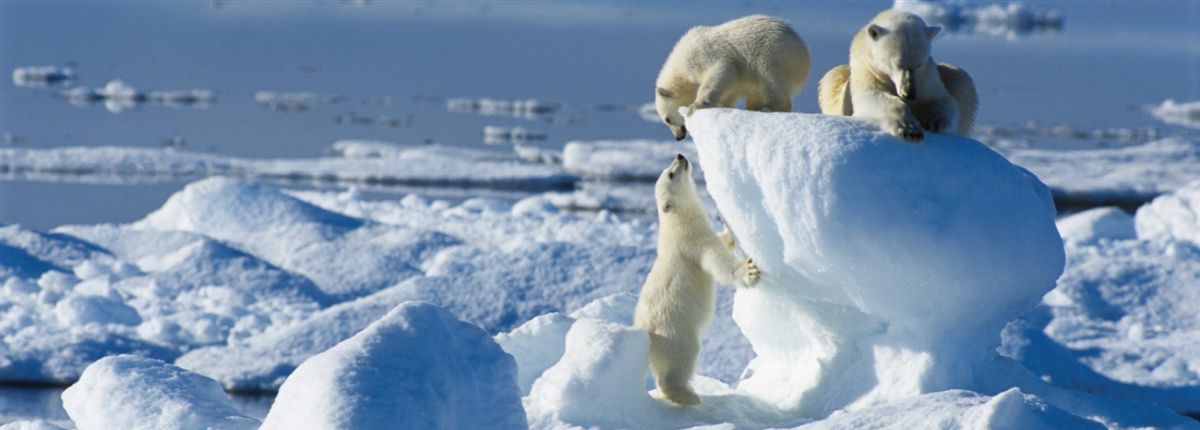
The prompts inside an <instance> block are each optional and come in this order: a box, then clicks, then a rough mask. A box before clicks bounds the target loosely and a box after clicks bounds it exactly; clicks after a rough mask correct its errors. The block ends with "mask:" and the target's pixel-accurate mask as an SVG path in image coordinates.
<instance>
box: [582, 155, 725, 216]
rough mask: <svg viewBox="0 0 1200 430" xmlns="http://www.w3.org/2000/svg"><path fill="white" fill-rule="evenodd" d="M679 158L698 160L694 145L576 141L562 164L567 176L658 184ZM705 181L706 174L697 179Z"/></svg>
mask: <svg viewBox="0 0 1200 430" xmlns="http://www.w3.org/2000/svg"><path fill="white" fill-rule="evenodd" d="M675 154H683V155H685V156H687V157H689V158H692V159H695V154H696V149H695V146H693V145H692V144H691V142H675V141H657V140H600V141H594V142H587V141H572V142H567V144H566V146H564V147H563V155H562V162H563V168H564V169H566V170H567V172H570V173H574V174H577V175H580V176H583V177H585V178H593V179H606V180H614V181H642V182H654V181H655V180H657V179H658V175H659V174H661V173H662V169H663V166H664V165H666V164H667V163H670V160H671V158H672V157H674V156H675ZM703 178H704V175H703V173H702V172H701V173H700V174H697V175H696V179H697V180H698V181H702V180H703ZM651 206H653V205H651Z"/></svg>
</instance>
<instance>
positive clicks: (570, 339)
mask: <svg viewBox="0 0 1200 430" xmlns="http://www.w3.org/2000/svg"><path fill="white" fill-rule="evenodd" d="M564 351H565V352H564V353H563V355H562V358H561V359H560V360H559V361H558V362H557V363H555V364H554V365H553V366H552V367H550V368H549V369H546V370H545V372H543V373H542V374H541V376H540V377H538V378H537V380H536V381H535V382H534V383H533V387H532V389H531V390H530V392H529V395H528V396H526V397H525V399H524V403H525V410H526V412H527V413H528V414H529V421H530V428H536V429H548V428H577V427H582V428H685V427H691V426H697V425H705V424H713V423H730V424H732V425H736V426H742V427H763V426H766V425H769V424H779V423H788V422H789V421H792V422H795V420H794V419H792V420H789V419H787V418H785V417H784V416H782V415H781V414H780V413H779V411H778V410H775V409H774V408H772V407H771V406H769V405H767V404H765V403H763V402H761V401H758V400H756V399H753V398H751V397H748V396H745V395H742V394H739V393H735V392H734V391H733V390H731V389H730V388H729V387H728V386H726V385H725V384H722V383H721V382H719V381H716V380H712V379H709V378H706V377H703V376H696V377H695V378H694V379H693V384H694V385H695V387H694V388H695V389H696V391H697V393H698V394H700V396H701V398H702V399H703V401H704V402H703V403H702V404H700V405H698V406H695V407H692V408H678V407H674V406H670V404H669V403H668V402H667V401H666V400H662V399H661V398H660V397H661V396H660V395H659V394H658V392H657V391H654V392H647V391H646V389H645V387H646V385H647V384H648V381H647V378H646V375H647V374H648V372H649V354H650V338H649V336H647V335H646V332H644V331H642V330H639V329H636V328H633V327H629V326H627V325H622V324H618V323H614V322H609V321H603V320H596V319H590V318H583V319H580V320H578V321H576V322H575V324H574V325H572V326H571V328H570V331H569V332H567V337H566V341H565V345H564ZM597 405H603V407H597Z"/></svg>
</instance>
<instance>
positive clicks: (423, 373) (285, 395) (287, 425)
mask: <svg viewBox="0 0 1200 430" xmlns="http://www.w3.org/2000/svg"><path fill="white" fill-rule="evenodd" d="M516 371H517V369H516V365H515V363H514V362H513V359H512V357H510V356H509V355H508V354H505V353H504V351H503V350H501V349H500V347H499V346H498V345H496V343H495V342H494V341H493V340H492V339H491V337H489V336H488V335H487V334H486V333H484V332H483V330H480V329H479V328H478V327H475V326H472V325H470V324H466V323H464V322H462V321H459V320H457V319H455V318H454V316H452V315H450V314H449V313H447V312H446V311H444V310H442V309H440V308H438V307H436V306H433V305H429V304H422V303H407V304H404V305H401V306H399V307H397V308H396V309H394V310H393V311H391V312H389V313H388V314H387V315H386V316H384V317H383V318H382V319H380V320H379V321H376V322H375V323H373V324H371V325H370V326H369V327H367V328H366V329H365V330H363V331H362V332H360V333H358V334H356V335H355V336H354V337H352V338H350V339H347V340H346V341H344V342H342V343H339V344H338V345H337V346H335V347H333V348H331V349H329V350H328V351H325V352H323V353H321V354H319V355H317V356H314V357H312V358H310V359H308V360H307V361H305V362H304V364H302V365H301V366H300V367H299V368H297V369H296V371H295V372H294V373H292V375H291V376H290V377H288V379H287V382H285V383H284V384H283V387H282V388H280V390H279V396H278V397H276V400H275V403H274V404H273V405H272V406H271V411H270V412H269V413H268V414H267V417H266V419H265V420H264V422H263V426H262V428H263V429H267V430H269V429H289V430H291V429H330V428H459V429H476V428H477V429H509V428H514V429H515V428H525V427H526V423H525V413H524V411H523V410H522V409H521V403H520V395H519V391H518V389H517V386H516Z"/></svg>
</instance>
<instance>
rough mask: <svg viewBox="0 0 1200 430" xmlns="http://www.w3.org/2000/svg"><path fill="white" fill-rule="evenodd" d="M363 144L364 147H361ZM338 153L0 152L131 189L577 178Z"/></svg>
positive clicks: (40, 172)
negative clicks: (157, 182) (217, 181)
mask: <svg viewBox="0 0 1200 430" xmlns="http://www.w3.org/2000/svg"><path fill="white" fill-rule="evenodd" d="M363 145H366V146H368V147H369V148H360V146H363ZM338 148H340V149H338ZM381 148H382V149H381ZM338 151H341V152H342V153H346V154H351V155H354V156H355V157H352V158H343V157H323V158H294V159H290V158H280V159H254V158H240V157H233V156H225V155H217V154H205V153H198V152H187V151H178V150H173V149H146V148H129V147H115V146H110V147H64V148H50V149H34V148H0V173H6V174H20V175H24V176H36V177H61V176H69V177H84V178H87V179H95V180H107V181H112V182H128V181H130V180H131V178H133V179H132V180H145V178H147V177H149V178H151V179H154V178H156V177H161V178H176V177H204V176H230V177H242V178H270V179H281V180H288V181H316V182H338V183H363V184H378V185H391V186H398V185H404V186H430V187H486V188H498V189H520V190H562V189H570V188H571V187H572V186H573V185H574V184H575V182H577V181H578V179H579V178H578V177H577V176H575V175H571V174H567V173H564V172H562V171H561V170H559V169H557V168H555V167H553V166H549V165H545V164H540V163H525V162H522V161H520V160H519V159H518V158H517V157H516V155H514V154H511V153H497V152H491V151H483V150H476V149H468V148H455V147H450V146H442V145H420V146H400V145H394V144H387V143H379V142H364V143H358V142H356V141H349V142H339V145H338V146H337V147H336V148H335V149H334V150H333V152H335V153H336V152H338ZM364 151H365V152H367V153H372V152H371V151H375V152H374V153H376V154H379V155H380V156H379V157H371V158H361V157H357V156H358V155H360V154H362V153H363V152H364ZM379 151H382V152H379ZM383 155H386V157H384V156H383Z"/></svg>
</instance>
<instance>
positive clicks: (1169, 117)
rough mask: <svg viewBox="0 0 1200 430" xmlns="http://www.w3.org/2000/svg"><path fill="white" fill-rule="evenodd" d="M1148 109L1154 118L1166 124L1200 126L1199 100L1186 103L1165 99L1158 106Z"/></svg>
mask: <svg viewBox="0 0 1200 430" xmlns="http://www.w3.org/2000/svg"><path fill="white" fill-rule="evenodd" d="M1149 111H1150V114H1151V115H1154V117H1155V118H1158V119H1160V120H1162V121H1163V122H1165V123H1167V124H1175V125H1182V126H1184V127H1191V128H1200V100H1197V101H1192V102H1186V103H1177V102H1175V100H1173V99H1172V100H1167V101H1164V102H1162V104H1160V105H1158V106H1151V107H1150V108H1149Z"/></svg>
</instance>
